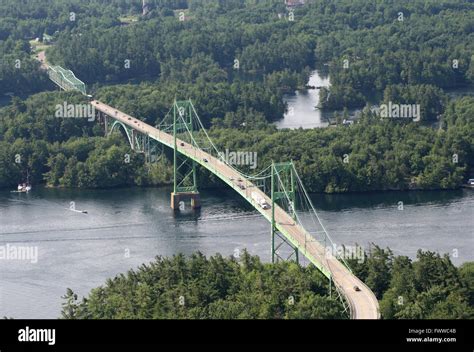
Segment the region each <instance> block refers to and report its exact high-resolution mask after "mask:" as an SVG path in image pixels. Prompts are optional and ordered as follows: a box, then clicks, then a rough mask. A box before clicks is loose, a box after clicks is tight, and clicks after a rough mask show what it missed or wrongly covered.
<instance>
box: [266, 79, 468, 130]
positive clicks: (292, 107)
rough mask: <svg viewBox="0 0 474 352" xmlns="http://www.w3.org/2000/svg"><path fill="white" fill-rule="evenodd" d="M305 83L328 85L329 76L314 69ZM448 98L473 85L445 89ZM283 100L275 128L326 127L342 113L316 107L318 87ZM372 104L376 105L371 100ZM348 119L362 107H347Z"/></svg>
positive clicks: (289, 95)
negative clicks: (281, 115)
mask: <svg viewBox="0 0 474 352" xmlns="http://www.w3.org/2000/svg"><path fill="white" fill-rule="evenodd" d="M307 85H309V86H313V87H329V86H330V80H329V76H328V75H327V74H325V73H323V72H322V71H320V70H314V71H313V72H312V73H311V75H310V77H309V80H308V83H307ZM445 92H446V94H447V95H448V97H449V98H450V99H453V100H455V99H459V98H462V97H464V96H474V86H472V85H471V86H467V87H462V88H455V89H449V90H446V91H445ZM283 101H284V102H285V103H286V104H287V106H288V110H287V112H286V113H285V115H284V117H283V119H281V120H279V121H276V122H275V126H276V127H277V128H291V129H294V128H304V129H306V128H316V127H327V126H328V125H329V121H330V120H331V121H332V122H334V113H337V114H338V115H342V114H343V111H342V110H340V111H335V110H328V109H325V110H321V109H319V108H317V106H318V104H319V89H307V90H297V91H295V92H294V93H293V94H285V95H284V97H283ZM372 105H373V106H374V107H376V106H377V104H376V102H375V101H373V102H372ZM347 112H348V116H349V119H351V120H354V119H357V118H358V116H359V114H360V113H361V112H362V109H360V108H358V109H348V110H347Z"/></svg>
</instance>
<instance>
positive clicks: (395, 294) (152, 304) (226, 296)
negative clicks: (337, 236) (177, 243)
mask: <svg viewBox="0 0 474 352" xmlns="http://www.w3.org/2000/svg"><path fill="white" fill-rule="evenodd" d="M349 265H350V266H351V268H352V270H353V271H354V274H356V275H357V276H358V277H359V278H360V279H361V280H363V281H364V282H365V283H366V284H367V285H368V286H369V287H370V288H371V289H372V290H373V291H374V293H375V294H376V295H377V298H378V299H379V300H380V311H381V315H382V318H383V319H473V318H474V296H473V292H474V263H473V262H466V263H464V264H463V265H462V266H461V267H459V268H457V267H455V266H454V265H453V264H452V263H451V261H450V259H449V256H448V255H445V256H440V255H439V254H437V253H434V252H430V251H425V252H424V251H421V250H420V251H418V253H417V257H416V260H411V259H410V258H408V257H406V256H394V255H393V253H392V251H391V250H390V249H388V248H387V249H383V248H380V247H378V246H373V248H371V249H370V250H369V251H367V252H366V253H365V254H364V257H363V258H355V259H350V260H349ZM63 299H64V302H63V307H62V318H64V319H347V318H348V317H347V315H344V313H343V306H342V303H341V301H340V300H339V299H338V297H337V294H336V293H334V292H333V293H332V295H330V292H329V281H328V280H327V279H326V278H325V277H324V276H323V274H321V272H319V271H318V270H317V269H316V267H314V266H312V265H309V266H300V265H297V264H296V263H294V262H285V261H282V262H278V263H275V264H270V263H262V262H261V261H260V258H259V257H258V256H252V255H250V254H248V252H247V251H242V253H240V254H239V255H238V256H232V257H229V258H224V257H222V256H221V255H219V254H217V255H215V256H212V257H210V258H206V257H205V256H204V255H202V254H201V253H195V254H193V255H191V256H189V257H185V256H184V255H182V254H179V255H175V256H173V257H171V258H163V257H157V258H156V259H155V261H153V262H151V263H149V264H143V265H141V266H140V267H139V268H137V269H135V270H129V271H128V272H127V273H125V274H120V275H117V276H116V277H114V278H110V279H108V280H107V281H106V282H105V284H104V285H102V286H100V287H97V288H94V289H93V290H91V291H90V293H89V294H88V295H87V296H86V297H84V298H82V299H81V298H80V297H78V295H77V294H75V293H74V291H73V290H71V289H68V290H67V292H66V294H65V295H64V297H63Z"/></svg>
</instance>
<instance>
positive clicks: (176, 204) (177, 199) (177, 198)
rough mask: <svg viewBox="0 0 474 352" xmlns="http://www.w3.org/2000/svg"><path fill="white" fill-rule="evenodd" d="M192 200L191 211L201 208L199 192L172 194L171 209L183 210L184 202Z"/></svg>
mask: <svg viewBox="0 0 474 352" xmlns="http://www.w3.org/2000/svg"><path fill="white" fill-rule="evenodd" d="M187 200H191V209H199V208H201V198H200V196H199V192H179V193H174V192H171V209H173V210H183V206H185V205H184V202H186V201H187Z"/></svg>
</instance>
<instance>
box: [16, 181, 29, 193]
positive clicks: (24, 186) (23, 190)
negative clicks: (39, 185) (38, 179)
mask: <svg viewBox="0 0 474 352" xmlns="http://www.w3.org/2000/svg"><path fill="white" fill-rule="evenodd" d="M31 189H32V187H31V185H30V184H28V183H23V184H21V183H20V184H19V185H18V187H17V190H16V191H12V192H13V193H28V192H29V191H31Z"/></svg>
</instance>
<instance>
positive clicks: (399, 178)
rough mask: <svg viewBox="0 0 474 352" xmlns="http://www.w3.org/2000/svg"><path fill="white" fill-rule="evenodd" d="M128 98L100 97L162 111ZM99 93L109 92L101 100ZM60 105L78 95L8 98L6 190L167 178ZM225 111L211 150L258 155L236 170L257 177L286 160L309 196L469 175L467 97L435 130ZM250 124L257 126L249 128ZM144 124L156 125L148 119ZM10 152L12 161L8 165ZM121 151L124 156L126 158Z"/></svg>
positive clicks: (2, 130)
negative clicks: (319, 124) (302, 125)
mask: <svg viewBox="0 0 474 352" xmlns="http://www.w3.org/2000/svg"><path fill="white" fill-rule="evenodd" d="M127 89H128V88H127ZM132 92H133V90H132V87H130V93H129V92H128V91H127V90H125V91H122V92H121V93H122V94H120V95H118V96H117V97H116V98H114V97H113V96H110V95H109V96H108V97H107V100H108V101H112V103H113V104H114V105H115V106H117V107H118V108H124V110H125V111H127V112H128V113H130V114H132V115H135V114H136V116H144V114H147V115H148V116H157V115H156V114H158V113H159V112H160V109H162V107H163V108H164V106H165V105H164V104H165V103H164V102H163V105H162V107H161V105H160V100H159V99H156V97H157V96H156V95H155V99H154V100H153V101H154V103H155V104H154V105H153V106H152V107H151V108H152V109H155V110H153V111H151V112H150V111H147V110H146V109H147V106H146V105H144V104H139V105H134V106H135V107H136V108H134V107H133V106H131V107H129V105H128V104H129V102H131V101H132V100H130V99H128V96H129V94H132ZM153 93H154V92H151V94H153ZM107 94H108V88H107V89H105V91H104V96H107ZM64 100H67V101H69V102H70V103H74V102H81V101H84V98H83V97H81V96H80V95H78V94H72V93H60V94H57V93H41V94H38V95H35V96H32V97H31V98H29V99H28V100H26V102H23V101H21V100H20V99H15V100H14V101H13V103H12V104H11V105H10V106H9V107H5V108H3V109H1V110H0V115H1V117H0V119H1V121H2V123H1V124H0V135H1V136H2V138H1V140H0V165H1V167H0V187H1V188H8V187H14V186H15V185H16V183H18V182H20V181H21V180H22V179H23V178H24V177H25V175H26V172H27V171H28V172H29V175H30V178H31V181H32V182H33V183H37V184H38V183H45V184H47V185H49V186H59V187H80V188H107V187H118V186H133V185H137V186H159V185H165V184H169V183H170V182H171V179H172V176H171V171H170V170H171V169H172V168H171V167H170V160H169V158H168V159H167V158H163V159H162V161H160V162H157V163H154V164H151V165H149V164H148V165H147V164H145V163H144V158H143V156H142V155H139V154H136V153H134V152H133V151H132V150H131V149H130V147H129V145H128V143H127V141H126V138H124V137H123V136H121V135H120V134H116V135H113V136H110V137H104V136H103V130H102V129H103V128H102V127H101V126H100V125H99V124H98V123H97V122H96V121H94V122H91V121H87V120H86V119H67V118H66V119H63V118H56V117H54V106H55V104H54V103H53V102H54V101H56V102H61V101H64ZM228 114H229V113H227V114H226V116H224V118H223V119H222V123H221V126H219V125H217V126H215V127H213V128H211V129H210V131H209V133H210V136H211V138H212V139H213V140H214V142H215V143H216V145H217V146H218V148H220V149H221V150H226V149H227V150H232V151H238V150H240V151H249V152H255V153H257V156H258V163H257V169H256V170H250V169H247V170H246V169H245V167H244V171H248V172H250V171H252V172H258V170H261V169H263V168H265V167H266V166H268V165H269V164H270V163H271V161H272V160H279V161H285V160H287V161H288V160H293V161H294V162H295V165H296V168H297V170H298V171H299V172H300V174H301V177H302V179H303V182H304V183H305V185H306V187H307V188H308V190H309V191H311V192H327V193H334V192H360V191H378V190H408V189H455V188H459V187H460V186H461V185H462V184H463V183H464V182H465V181H466V179H467V178H469V175H470V174H471V173H472V167H473V164H474V159H473V158H474V154H473V153H474V151H473V146H474V130H473V127H472V118H473V116H474V98H463V99H460V100H457V101H455V102H452V103H450V105H449V106H448V108H447V110H446V113H445V114H444V117H443V120H442V128H441V129H433V128H431V127H425V126H421V125H418V124H416V123H415V122H406V121H394V120H393V119H382V118H380V117H378V116H376V115H375V114H374V113H372V112H370V111H369V110H366V111H365V112H364V113H363V117H362V118H361V119H360V120H359V121H358V123H356V124H354V125H352V126H337V127H334V128H327V129H312V130H276V129H275V127H273V126H271V125H268V124H267V123H265V121H264V119H263V117H261V116H260V117H259V114H258V113H255V116H253V115H247V114H245V115H241V117H240V118H241V120H239V119H238V116H239V112H236V113H232V115H233V116H232V117H231V118H229V117H228V116H227V115H228ZM145 116H146V115H145ZM250 118H253V119H254V120H253V121H258V120H260V123H258V124H250V123H248V122H249V121H250V120H249V119H250ZM147 122H148V123H151V124H154V123H156V122H157V121H156V120H154V119H153V118H149V121H147ZM243 122H247V124H243ZM257 127H258V128H257ZM283 140H284V141H285V143H281V141H283ZM17 155H20V156H21V160H20V162H15V161H16V159H15V157H16V156H17ZM125 155H129V156H130V158H129V160H128V161H127V162H125V161H124V160H125V159H124V158H125ZM203 172H204V170H203ZM215 182H216V179H215V178H214V177H212V176H211V175H209V174H207V173H204V174H202V175H201V177H200V186H201V187H206V186H216V185H219V184H218V183H217V184H216V183H215Z"/></svg>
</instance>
